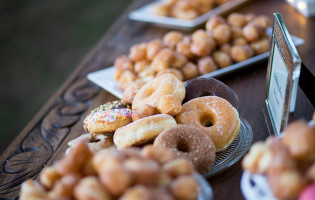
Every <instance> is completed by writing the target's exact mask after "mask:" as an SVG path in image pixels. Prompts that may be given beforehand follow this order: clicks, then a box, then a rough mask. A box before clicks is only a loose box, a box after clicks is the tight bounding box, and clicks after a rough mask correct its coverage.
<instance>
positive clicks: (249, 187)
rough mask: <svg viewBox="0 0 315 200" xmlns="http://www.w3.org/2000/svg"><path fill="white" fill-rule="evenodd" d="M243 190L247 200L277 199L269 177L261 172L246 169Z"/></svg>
mask: <svg viewBox="0 0 315 200" xmlns="http://www.w3.org/2000/svg"><path fill="white" fill-rule="evenodd" d="M241 190H242V193H243V195H244V197H245V199H246V200H277V199H276V198H275V197H274V196H273V194H272V191H271V189H270V187H269V184H268V181H267V178H266V177H265V176H263V175H260V174H251V173H250V172H249V171H244V172H243V175H242V179H241Z"/></svg>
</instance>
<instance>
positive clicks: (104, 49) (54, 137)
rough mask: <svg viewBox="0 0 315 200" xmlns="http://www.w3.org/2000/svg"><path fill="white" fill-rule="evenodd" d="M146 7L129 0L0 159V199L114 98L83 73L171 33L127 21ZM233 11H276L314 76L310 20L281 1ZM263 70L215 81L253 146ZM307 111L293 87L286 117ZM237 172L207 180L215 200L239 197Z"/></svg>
mask: <svg viewBox="0 0 315 200" xmlns="http://www.w3.org/2000/svg"><path fill="white" fill-rule="evenodd" d="M147 3H148V1H146V0H135V1H134V2H133V3H131V5H130V6H129V8H128V9H127V10H126V11H125V12H124V14H123V15H122V16H121V17H120V18H119V19H118V20H117V22H116V23H115V24H114V25H113V27H112V28H111V29H110V30H109V32H107V33H106V34H105V35H104V37H103V38H102V39H101V40H100V41H99V42H98V43H97V44H96V46H95V47H94V48H93V49H92V50H91V51H90V53H89V54H88V55H87V56H86V57H85V58H84V59H83V61H82V62H81V64H80V65H79V66H78V67H77V69H76V71H75V72H74V73H73V74H72V75H71V77H69V78H68V79H67V81H66V82H65V83H64V84H63V85H62V86H61V87H60V89H59V90H58V91H57V92H56V93H55V94H54V95H53V96H52V97H51V99H50V100H49V101H48V102H47V103H46V104H45V105H44V107H43V108H42V109H41V110H40V111H39V112H38V113H37V114H36V116H35V117H34V118H33V119H32V120H31V121H30V122H29V124H28V125H27V126H26V127H25V128H24V130H23V131H22V132H21V133H20V134H19V136H18V137H17V138H16V139H15V140H14V141H13V142H12V144H11V145H10V146H9V147H8V148H7V149H6V151H5V152H4V153H3V154H2V155H1V157H0V166H1V168H0V198H1V199H16V198H17V197H18V195H19V189H20V184H21V183H22V182H23V181H25V180H26V179H28V178H36V177H37V175H38V173H39V172H40V171H41V169H42V168H43V167H44V166H45V165H51V164H52V163H53V162H54V161H56V160H58V159H60V158H61V157H62V156H63V154H64V152H65V150H66V149H67V143H68V142H69V141H70V140H72V139H74V138H76V137H77V136H79V135H81V134H82V133H84V130H83V128H82V120H83V118H84V116H85V115H86V114H87V113H88V112H89V111H90V110H91V109H93V108H94V107H96V106H98V105H100V104H103V103H105V102H108V101H112V100H116V97H114V96H112V95H111V94H110V93H108V92H106V91H104V90H101V89H100V88H99V87H97V86H96V85H94V84H93V83H91V82H89V81H88V80H87V79H86V75H87V73H89V72H92V71H96V70H99V69H102V68H104V67H107V66H111V65H112V64H113V61H114V59H115V58H116V57H117V56H119V55H122V54H127V53H128V49H129V47H130V46H132V45H133V44H136V43H139V42H145V41H149V40H151V39H154V38H161V37H162V36H163V35H164V34H165V33H166V32H168V31H170V30H171V29H167V28H162V27H157V26H154V25H152V24H147V23H142V22H136V21H131V20H129V19H128V13H129V12H130V11H132V10H134V9H136V8H139V7H141V6H142V5H145V4H147ZM237 11H238V12H244V13H255V14H264V15H268V16H270V17H272V14H273V13H274V12H279V13H281V14H282V16H283V18H284V21H285V23H286V25H287V28H288V30H289V32H290V33H291V34H294V35H297V36H299V37H301V38H303V39H305V41H306V43H305V44H304V45H303V46H301V47H300V48H298V51H299V53H300V56H301V58H302V60H303V62H304V63H305V65H306V66H308V67H309V70H310V71H312V72H313V74H314V73H315V59H312V58H313V57H314V56H315V49H314V47H313V46H315V38H314V37H313V35H314V34H315V19H314V18H305V17H304V16H303V15H301V14H300V13H298V12H297V11H296V10H294V9H293V8H292V7H290V6H289V5H288V4H287V3H285V1H284V0H283V1H280V0H277V1H274V0H259V1H258V0H255V1H250V2H248V3H247V4H245V5H244V6H243V7H241V8H239V9H238V10H237ZM187 33H189V32H187ZM266 70H267V62H263V63H261V64H257V65H255V66H251V67H249V68H247V69H244V70H241V71H238V72H237V73H235V74H233V75H229V76H224V77H221V78H220V80H221V81H223V82H224V83H225V84H227V85H228V86H230V87H231V88H232V89H233V90H235V91H236V93H237V94H238V96H239V100H240V105H239V114H240V116H242V117H243V118H245V119H247V121H248V122H249V123H250V125H251V126H252V129H253V132H254V142H255V141H259V140H264V139H265V138H266V137H267V136H268V130H267V126H266V123H265V119H264V115H263V112H262V109H263V106H264V99H265V91H266V88H265V85H266V83H265V82H266ZM314 85H315V83H311V85H310V86H314ZM313 112H314V108H313V107H312V105H311V103H310V102H309V101H308V99H307V98H306V97H305V95H304V94H303V92H302V91H301V90H300V89H299V91H298V98H297V106H296V111H295V113H294V114H293V115H292V119H298V118H305V119H307V120H310V119H311V116H312V114H313ZM292 119H291V120H292ZM241 174H242V169H241V162H237V163H236V164H235V165H234V166H232V167H230V168H229V169H228V170H226V171H224V172H222V173H220V174H218V175H216V176H214V177H212V178H210V179H208V180H209V183H210V184H211V186H212V188H213V191H214V196H215V199H229V200H232V199H243V196H242V194H241V191H240V178H241Z"/></svg>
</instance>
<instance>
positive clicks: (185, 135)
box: [153, 125, 216, 173]
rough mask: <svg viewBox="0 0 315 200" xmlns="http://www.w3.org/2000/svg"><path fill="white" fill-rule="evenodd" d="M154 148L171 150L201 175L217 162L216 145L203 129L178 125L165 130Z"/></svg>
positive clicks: (155, 142) (157, 139)
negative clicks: (188, 162) (187, 161)
mask: <svg viewBox="0 0 315 200" xmlns="http://www.w3.org/2000/svg"><path fill="white" fill-rule="evenodd" d="M153 145H154V146H160V147H164V148H169V149H170V150H171V151H173V152H174V153H175V154H176V155H177V157H178V158H182V159H187V160H189V161H190V162H191V163H192V164H193V165H194V166H195V168H196V169H197V171H198V172H200V173H205V172H207V171H208V170H210V168H211V166H212V164H213V163H214V160H215V152H216V150H215V145H214V143H213V142H212V140H211V138H209V137H208V136H207V135H206V134H205V133H204V132H203V131H202V130H201V129H199V128H197V127H195V126H193V125H177V126H175V127H171V128H168V129H166V130H164V131H163V132H162V133H161V134H160V135H159V136H158V137H157V138H156V139H155V141H154V144H153Z"/></svg>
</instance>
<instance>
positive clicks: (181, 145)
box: [176, 139, 189, 153]
mask: <svg viewBox="0 0 315 200" xmlns="http://www.w3.org/2000/svg"><path fill="white" fill-rule="evenodd" d="M176 149H177V150H178V151H181V152H184V153H188V152H189V144H188V142H187V141H186V140H183V139H182V140H179V141H178V142H177V146H176Z"/></svg>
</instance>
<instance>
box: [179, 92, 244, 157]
mask: <svg viewBox="0 0 315 200" xmlns="http://www.w3.org/2000/svg"><path fill="white" fill-rule="evenodd" d="M176 122H177V123H178V124H192V125H195V126H197V127H199V128H200V129H202V130H203V131H204V132H205V133H206V134H207V135H208V136H209V137H210V138H211V139H212V141H213V142H214V144H215V147H216V151H217V152H218V151H223V150H224V149H226V148H227V147H228V146H229V145H230V144H231V143H232V142H233V140H234V139H235V138H236V136H237V135H238V133H239V130H240V119H239V116H238V112H237V110H236V109H235V108H234V107H233V106H232V105H231V104H230V103H229V102H228V101H227V100H225V99H223V98H221V97H216V96H206V97H199V98H196V99H192V100H190V101H188V102H186V103H185V104H183V106H182V110H181V112H180V113H179V114H177V115H176Z"/></svg>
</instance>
